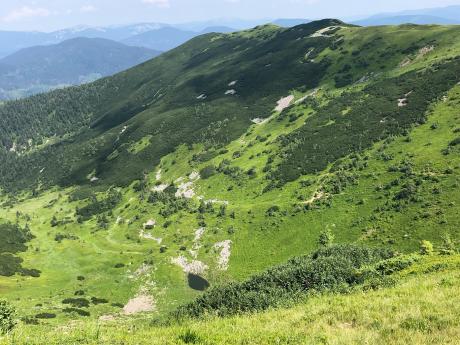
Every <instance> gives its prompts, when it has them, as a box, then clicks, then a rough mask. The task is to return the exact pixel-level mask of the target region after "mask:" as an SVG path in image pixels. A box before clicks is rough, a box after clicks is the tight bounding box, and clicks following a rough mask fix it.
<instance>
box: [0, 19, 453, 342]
mask: <svg viewBox="0 0 460 345" xmlns="http://www.w3.org/2000/svg"><path fill="white" fill-rule="evenodd" d="M459 30H460V28H458V27H456V26H418V25H401V26H385V27H358V26H354V25H349V24H346V23H343V22H341V21H338V20H322V21H314V22H311V23H309V24H302V25H299V26H294V27H292V28H281V27H278V26H275V25H264V26H259V27H256V28H254V29H251V30H246V31H241V32H235V33H227V34H218V33H211V34H206V35H203V36H199V37H197V38H194V39H192V40H191V41H189V42H187V43H186V44H184V45H182V46H180V47H178V48H176V49H173V50H171V51H169V52H167V53H164V54H162V55H160V56H159V57H157V58H155V59H153V60H150V61H147V62H145V63H143V64H141V65H139V66H136V67H134V68H132V69H129V70H127V71H125V72H121V73H119V74H116V75H114V76H113V77H109V78H104V79H101V80H98V81H96V82H94V83H91V84H87V85H83V86H80V87H72V88H66V89H63V90H55V91H52V92H50V93H47V94H42V95H37V96H33V97H32V98H27V99H24V100H18V101H12V102H7V103H5V104H3V105H1V106H0V135H1V139H0V159H1V160H2V162H4V163H2V164H1V165H0V186H1V189H2V194H1V198H0V205H1V206H0V226H1V224H3V225H4V226H5V227H6V226H8V227H9V228H11V229H13V228H14V230H11V233H13V232H14V233H15V234H16V235H14V236H16V237H14V238H15V240H14V241H13V243H15V245H16V244H17V245H19V246H20V247H19V248H20V250H17V249H15V250H14V252H13V251H12V250H11V249H8V250H6V251H5V253H9V254H11V255H12V256H14V257H15V258H19V259H20V261H21V262H20V265H16V266H14V267H12V265H11V262H12V260H13V259H12V258H11V257H10V256H8V258H7V257H6V256H4V255H3V252H0V258H1V261H0V272H6V271H8V272H9V273H11V274H1V275H0V291H1V294H2V297H4V298H7V299H8V300H9V301H11V302H12V303H13V304H14V306H15V307H16V308H17V311H18V314H19V315H21V318H22V322H21V326H20V327H19V331H18V332H19V333H18V336H17V338H16V343H19V344H26V343H27V344H29V343H30V344H32V343H34V342H35V343H36V344H40V343H42V342H43V341H44V340H43V339H46V334H47V333H50V332H55V330H57V329H62V327H64V330H65V331H64V332H62V334H59V335H56V337H55V338H53V339H52V340H50V341H49V342H48V343H50V344H53V343H55V344H67V343H68V344H73V343H85V344H86V343H87V344H93V343H94V344H97V343H114V344H115V343H116V344H118V343H119V344H143V343H149V344H150V343H152V342H151V341H153V343H155V342H156V343H158V344H160V343H161V344H164V343H171V344H175V343H177V344H182V343H200V344H201V343H204V344H207V343H209V344H211V343H212V344H214V343H216V344H231V343H234V344H241V343H247V344H262V343H266V344H279V343H283V344H284V343H286V344H287V343H299V342H300V341H302V340H305V339H306V337H307V336H308V337H309V338H308V339H309V341H310V343H312V344H317V343H324V344H326V343H331V344H335V343H343V342H341V341H342V340H343V341H344V342H345V343H350V344H352V343H357V342H369V341H371V339H377V340H376V342H375V343H381V344H388V343H391V344H403V343H407V341H409V340H411V341H413V343H414V344H424V343H430V342H431V343H446V344H448V343H452V344H454V343H455V342H456V340H458V339H459V337H460V334H458V331H457V327H458V322H457V321H456V314H457V313H458V310H457V309H458V308H457V307H456V305H457V304H458V303H455V302H458V297H457V295H458V291H456V289H457V286H458V280H459V277H460V276H459V272H458V267H459V265H458V260H459V258H458V254H455V253H456V252H457V251H458V243H459V242H458V241H459V240H460V224H459V222H460V219H459V217H458V215H459V213H460V193H459V192H458V190H459V189H458V188H459V183H460V177H459V169H460V155H459V147H460V146H459V133H460V112H459V109H460V41H459V40H458V33H459ZM13 225H15V227H13ZM0 229H1V228H0ZM27 229H29V230H30V236H29V232H28V230H27ZM325 233H326V234H328V236H330V239H332V238H333V241H332V240H331V241H332V242H333V243H334V245H335V244H337V245H343V246H348V245H349V246H353V245H359V246H363V247H365V248H372V250H376V251H378V250H382V251H386V250H388V251H391V255H390V254H388V253H385V254H379V255H381V256H378V255H377V254H375V255H376V258H373V259H372V260H371V259H369V261H366V260H367V259H366V260H364V259H363V262H362V263H360V265H356V266H353V274H351V273H349V271H347V274H350V277H353V279H356V280H357V281H358V280H359V283H358V282H356V284H355V281H354V280H353V282H351V281H350V279H351V278H350V277H348V276H347V280H346V281H344V282H342V283H341V284H339V283H337V284H336V283H334V284H332V283H331V284H332V285H330V286H329V285H328V284H329V283H328V280H327V279H326V278H324V279H325V280H326V282H325V283H324V284H325V285H326V287H324V286H323V285H321V284H319V283H318V286H315V288H310V289H306V291H305V293H303V292H302V293H300V292H299V293H298V295H297V292H296V295H295V298H294V297H292V296H291V295H289V297H288V298H287V301H285V300H284V299H283V298H284V297H283V298H282V296H284V292H283V293H281V292H279V291H278V290H275V292H273V294H275V295H274V296H275V297H273V296H272V295H271V294H272V291H271V290H270V291H268V292H266V291H265V290H263V289H260V294H261V296H265V295H263V293H266V294H267V297H266V298H267V300H266V301H265V300H264V301H265V302H266V303H267V305H265V304H263V303H265V302H260V301H259V300H258V298H259V297H260V296H259V295H257V293H256V295H257V296H259V297H257V296H252V295H250V296H249V297H247V298H248V300H250V301H254V302H253V303H254V306H258V308H259V307H260V306H259V305H258V304H257V303H261V304H262V305H263V307H260V309H255V310H253V309H251V308H252V307H254V306H253V305H252V304H251V303H250V302H248V305H244V306H239V307H238V308H241V309H243V310H245V309H244V308H247V309H248V310H249V314H246V313H244V312H243V313H241V315H240V314H239V313H238V312H235V311H236V310H240V309H238V308H237V307H236V306H235V307H234V308H235V310H233V309H232V308H231V307H228V306H226V307H225V308H224V307H221V304H220V303H224V302H222V301H221V300H220V299H219V298H217V297H216V299H215V300H212V298H214V295H212V294H213V293H215V294H219V291H220V290H219V289H224V291H227V290H225V289H227V288H228V289H232V288H234V289H235V295H238V294H239V293H241V296H242V297H241V298H242V300H243V301H245V299H244V298H246V297H245V296H246V295H245V293H249V292H247V291H246V290H244V291H245V292H240V290H239V289H243V287H244V282H248V281H249V282H252V280H251V279H253V280H254V281H255V282H257V281H258V280H257V279H262V278H261V277H265V276H264V274H268V275H270V274H274V273H273V272H278V269H277V268H276V267H279V265H283V264H285V263H286V262H289V260H290V259H292V258H293V257H305V256H307V257H308V255H313V256H314V255H319V254H312V253H318V250H319V251H320V252H319V253H321V246H322V245H321V243H319V242H318V239H319V238H321V236H324V234H325ZM21 234H22V235H21ZM21 236H23V237H21ZM24 236H25V237H24ZM16 238H20V240H17V239H16ZM447 239H449V240H447ZM422 241H429V242H430V243H431V244H432V245H433V246H434V251H429V254H430V255H419V254H414V253H420V248H421V242H422ZM449 241H450V242H449ZM446 243H451V244H452V246H453V247H454V248H455V249H452V252H449V253H450V254H451V255H446ZM329 245H331V248H332V249H331V251H334V250H335V249H334V248H336V247H334V246H333V245H332V244H331V243H329V242H328V243H327V246H329ZM15 248H16V247H15ZM339 248H342V247H339ZM344 248H348V247H344ZM350 248H351V247H350ZM0 249H1V247H0ZM325 250H326V251H327V249H325ZM337 250H339V251H340V250H344V251H347V250H348V249H337ZM353 250H358V249H353ZM369 250H370V251H371V249H369ZM449 250H450V249H449ZM358 252H359V251H358ZM366 253H367V252H366ZM443 253H444V254H443ZM441 254H443V255H441ZM363 255H364V254H363ZM366 255H367V254H366ZM369 255H370V254H369ZM372 255H374V254H372ZM372 255H371V256H372ZM413 256H416V257H417V259H414V260H412V257H413ZM326 257H327V258H329V257H328V256H327V255H326ZM312 260H313V263H312V264H311V265H313V267H315V266H314V265H315V263H314V260H316V258H314V259H312ZM331 260H332V259H331ZM350 260H351V259H350ZM386 260H395V261H398V260H401V262H404V265H402V266H404V267H399V266H398V267H397V268H394V271H391V272H387V273H384V274H382V277H380V276H379V279H377V280H378V282H377V283H375V284H376V286H375V288H374V287H370V286H372V284H373V283H374V280H372V279H368V280H366V279H367V278H366V277H365V278H366V279H365V278H363V279H362V280H360V279H358V278H356V276H355V274H356V275H357V276H358V277H361V275H360V274H361V273H362V272H363V270H364V272H365V269H366V268H369V267H374V266H376V265H377V266H376V267H378V265H379V264H381V262H383V263H384V264H382V265H386V264H385V263H386V262H387V261H386ZM16 261H17V260H16ZM16 261H15V262H16ZM339 261H340V260H339ZM308 262H309V261H308ZM390 262H393V261H390ZM398 263H399V261H398ZM397 265H398V264H396V265H395V266H397ZM282 267H284V266H282ZM308 267H310V266H308ZM385 267H386V266H385ZM433 267H435V268H433ZM436 267H438V268H436ZM283 269H285V267H284V268H279V271H280V272H281V273H280V275H281V277H284V275H283V274H284V273H283V272H284V271H283ZM267 270H268V271H267ZM270 270H273V271H270ZM344 270H345V268H344ZM347 270H348V268H347ZM355 270H356V271H357V272H358V273H356V272H355ZM263 272H271V273H263ZM289 272H290V273H289V274H291V271H289ZM334 274H336V273H331V275H332V276H334V277H335V275H334ZM340 274H342V272H341V273H340ZM258 275H262V276H258ZM286 275H288V273H286ZM288 277H290V276H289V275H288ZM371 278H375V277H373V276H371ZM387 278H388V279H391V280H392V283H391V284H388V285H385V284H386V283H387V280H386V279H387ZM263 279H265V278H263ZM267 279H268V278H267ZM280 279H281V278H280ZM286 279H287V278H286ZM380 279H381V280H380ZM275 280H276V279H275ZM287 280H290V278H289V279H287ZM393 280H394V281H393ZM242 282H243V283H242ZM238 284H243V286H240V285H238ZM248 284H249V283H248ZM251 284H252V283H251ZM251 284H249V285H251ZM268 285H270V284H268ZM251 286H252V285H251ZM254 286H257V284H256V283H254ZM420 286H422V288H419V287H420ZM205 290H206V292H204V293H203V291H205ZM215 291H217V292H215ZM232 291H233V290H232ZM251 291H252V290H251ZM256 291H259V290H256ZM278 293H279V294H281V295H282V296H281V295H280V296H281V297H280V296H279V295H278ZM207 296H209V297H208V298H209V299H211V300H212V302H209V305H208V304H206V303H205V302H204V301H205V299H206V298H207ZM228 296H233V295H231V294H230V295H228ZM260 298H261V299H262V297H260ZM272 298H274V299H275V300H276V301H277V302H276V303H275V302H273V303H274V304H273V303H272ZM222 300H225V298H222ZM228 300H230V301H231V298H230V297H228ZM421 300H423V301H425V302H424V303H426V305H425V307H426V308H425V307H424V308H425V309H423V308H422V307H420V309H423V311H424V312H423V313H420V312H419V310H418V309H417V307H415V306H414V303H416V302H420V301H421ZM456 300H457V301H456ZM194 303H195V304H194ZM199 303H203V304H200V305H199V306H200V307H198V304H199ZM363 304H367V305H369V310H368V314H366V315H363V314H362V313H361V312H360V311H359V310H358V309H359V308H360V307H362V305H363ZM203 305H204V306H203ZM184 306H189V308H190V309H181V308H187V307H184ZM201 307H203V308H204V309H206V308H210V309H209V310H207V311H208V312H209V314H206V313H204V315H205V316H203V315H202V314H199V315H198V317H196V318H194V317H192V320H188V319H187V320H186V321H185V323H184V322H182V323H179V324H174V323H173V324H169V323H168V322H167V321H168V320H169V319H168V317H171V315H175V314H174V313H175V312H177V311H178V310H182V311H183V310H188V312H190V313H192V312H191V311H190V310H192V311H194V312H196V313H198V311H197V310H201V309H199V308H201ZM213 308H214V309H213ZM254 308H255V307H254ZM381 310H383V312H382V313H380V311H381ZM427 310H428V311H427ZM425 311H427V312H425ZM213 312H215V315H214V313H213ZM234 312H235V313H236V315H234ZM393 312H394V313H395V315H396V316H395V317H393V316H392V315H393ZM184 313H185V312H184ZM200 313H201V311H200ZM221 314H222V315H224V316H227V314H228V315H230V316H229V318H219V317H217V316H219V315H221ZM187 315H188V314H187ZM216 315H217V316H216ZM421 315H422V316H421ZM188 316H189V315H188ZM203 317H204V318H205V319H204V320H203V319H202V318H203ZM206 317H209V320H207V319H206ZM75 320H76V321H75ZM274 320H277V322H275V321H274ZM169 321H170V320H169ZM292 325H297V326H298V327H293V326H292ZM120 327H121V331H120ZM235 329H238V330H239V332H238V335H237V336H231V335H232V333H233V332H234V330H235ZM293 329H295V330H294V331H293ZM34 330H40V332H38V333H37V335H36V336H34V335H33V334H34V332H35V331H34ZM127 334H130V335H127ZM344 334H345V335H344ZM424 335H427V336H426V337H425V336H424ZM32 338H34V339H33V340H32ZM64 338H65V339H64ZM81 339H84V340H81ZM152 339H154V340H152ZM344 339H345V340H344ZM83 341H84V342H83ZM0 343H1V341H0Z"/></svg>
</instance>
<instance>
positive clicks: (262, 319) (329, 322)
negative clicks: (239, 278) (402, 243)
mask: <svg viewBox="0 0 460 345" xmlns="http://www.w3.org/2000/svg"><path fill="white" fill-rule="evenodd" d="M458 264H459V258H458V256H457V257H452V258H449V259H446V258H440V257H433V258H428V259H425V260H423V261H421V262H419V263H418V264H417V265H416V266H414V267H411V268H409V269H407V270H405V271H403V272H401V274H398V276H399V279H400V282H399V283H398V285H397V286H395V287H393V288H386V289H382V290H377V291H368V292H363V291H356V292H352V293H350V294H347V295H319V296H311V297H310V298H309V299H308V300H307V301H306V302H303V303H300V304H299V305H298V306H295V307H292V308H289V309H279V310H273V311H268V312H265V313H261V314H254V315H249V316H237V317H231V318H226V319H209V320H205V321H192V322H190V323H187V324H184V325H174V326H170V327H155V326H153V327H152V326H151V325H148V324H144V323H142V322H136V323H135V324H134V323H131V322H129V321H127V320H120V321H118V322H115V323H114V322H109V323H107V322H105V323H104V322H103V323H95V322H77V323H75V322H74V323H69V324H66V325H65V326H60V327H57V328H56V327H55V326H51V325H43V326H21V327H20V328H19V329H18V330H17V331H16V333H15V334H14V337H13V336H11V337H10V338H5V339H3V342H2V340H0V343H5V344H10V343H13V338H14V343H15V344H42V343H44V342H46V343H47V344H242V343H244V344H357V343H366V342H369V343H372V344H407V343H410V344H456V343H458V342H459V341H460V334H459V331H458V330H459V327H458V326H459V324H458V322H459V321H458V313H459V312H460V311H459V309H458V295H459V284H458V283H459V279H460V275H459V269H458ZM433 268H436V269H433ZM428 272H431V273H428ZM363 306H365V308H363ZM51 333H53V337H52V338H49V334H51Z"/></svg>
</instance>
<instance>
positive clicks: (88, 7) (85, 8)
mask: <svg viewBox="0 0 460 345" xmlns="http://www.w3.org/2000/svg"><path fill="white" fill-rule="evenodd" d="M96 10H97V8H96V7H94V6H93V5H86V6H82V7H80V12H83V13H88V12H95V11H96Z"/></svg>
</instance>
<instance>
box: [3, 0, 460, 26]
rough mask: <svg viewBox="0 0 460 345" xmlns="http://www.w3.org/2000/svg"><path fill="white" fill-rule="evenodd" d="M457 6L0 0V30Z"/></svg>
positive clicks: (432, 0)
mask: <svg viewBox="0 0 460 345" xmlns="http://www.w3.org/2000/svg"><path fill="white" fill-rule="evenodd" d="M448 5H460V0H405V1H402V0H0V30H21V31H32V30H37V31H52V30H57V29H62V28H67V27H73V26H77V25H90V26H107V25H114V24H129V23H139V22H161V23H169V24H176V23H184V22H192V21H206V20H216V19H219V18H240V19H264V18H267V19H275V18H308V19H318V18H326V17H327V18H341V19H346V18H351V17H354V18H356V17H360V16H362V17H364V16H366V15H371V14H375V13H381V12H396V11H401V10H409V9H419V8H427V7H442V6H448Z"/></svg>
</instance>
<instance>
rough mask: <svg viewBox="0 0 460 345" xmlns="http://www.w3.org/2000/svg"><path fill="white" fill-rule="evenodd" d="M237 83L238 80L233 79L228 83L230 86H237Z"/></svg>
mask: <svg viewBox="0 0 460 345" xmlns="http://www.w3.org/2000/svg"><path fill="white" fill-rule="evenodd" d="M236 83H238V80H234V81H231V82H230V83H228V86H235V85H236Z"/></svg>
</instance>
